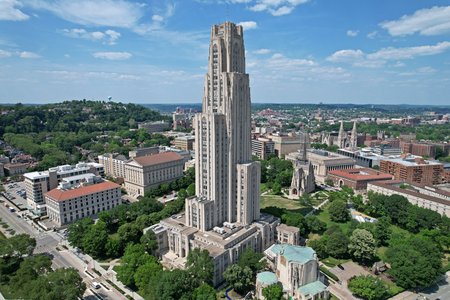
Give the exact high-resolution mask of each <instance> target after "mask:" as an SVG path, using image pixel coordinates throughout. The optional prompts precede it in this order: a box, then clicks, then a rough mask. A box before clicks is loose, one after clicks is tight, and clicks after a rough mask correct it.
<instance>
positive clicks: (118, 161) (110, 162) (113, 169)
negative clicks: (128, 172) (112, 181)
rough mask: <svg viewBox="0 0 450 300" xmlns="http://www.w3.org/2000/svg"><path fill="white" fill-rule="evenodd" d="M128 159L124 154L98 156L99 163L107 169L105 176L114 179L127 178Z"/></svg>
mask: <svg viewBox="0 0 450 300" xmlns="http://www.w3.org/2000/svg"><path fill="white" fill-rule="evenodd" d="M127 161H128V159H127V158H126V157H125V155H122V154H117V153H115V154H112V153H105V154H103V155H99V156H98V162H99V163H100V164H102V165H103V166H104V168H105V175H106V176H110V177H113V178H124V177H125V164H126V163H127Z"/></svg>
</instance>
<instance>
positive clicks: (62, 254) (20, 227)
mask: <svg viewBox="0 0 450 300" xmlns="http://www.w3.org/2000/svg"><path fill="white" fill-rule="evenodd" d="M0 199H1V200H3V201H5V202H4V203H9V202H7V200H6V199H5V198H3V197H0ZM19 215H22V212H17V211H16V212H10V211H9V210H8V208H7V207H6V206H5V205H4V204H3V203H2V205H0V218H1V219H2V220H3V222H5V223H7V224H8V225H9V227H10V228H11V229H13V230H14V231H15V232H16V234H22V233H25V234H28V235H30V236H31V237H34V238H35V239H36V248H35V251H34V253H47V254H49V255H51V257H52V267H53V268H55V269H56V268H69V267H72V268H75V269H76V270H78V273H79V274H80V276H81V278H82V279H83V282H84V283H85V284H86V292H85V294H84V299H114V300H115V299H126V298H125V297H124V296H123V295H122V294H120V293H119V292H118V291H117V290H116V289H114V288H113V287H112V286H110V285H109V283H107V282H106V279H104V278H103V277H101V276H98V275H97V274H96V273H94V272H92V273H90V274H91V275H92V276H89V275H88V274H87V273H86V272H85V269H86V268H87V264H86V263H85V262H84V261H83V260H82V259H81V258H79V257H77V256H76V255H75V254H74V253H73V252H72V251H70V250H67V249H65V248H64V247H63V246H62V245H63V244H64V237H63V236H62V235H60V234H59V233H57V232H53V231H49V232H46V231H44V230H43V229H41V228H38V227H37V225H35V224H34V223H33V222H32V221H31V220H25V219H24V218H23V217H20V218H19ZM3 231H4V232H5V230H3ZM5 234H6V235H7V236H8V233H7V232H5ZM93 281H96V282H99V283H101V284H102V287H101V288H100V289H95V294H97V295H95V294H94V292H93V288H92V286H91V285H92V282H93ZM105 287H106V288H105Z"/></svg>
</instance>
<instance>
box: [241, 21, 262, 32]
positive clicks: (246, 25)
mask: <svg viewBox="0 0 450 300" xmlns="http://www.w3.org/2000/svg"><path fill="white" fill-rule="evenodd" d="M237 25H241V26H242V27H243V28H244V30H250V29H256V28H258V24H257V23H256V22H255V21H246V22H239V23H238V24H237Z"/></svg>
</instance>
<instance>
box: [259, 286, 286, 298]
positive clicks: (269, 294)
mask: <svg viewBox="0 0 450 300" xmlns="http://www.w3.org/2000/svg"><path fill="white" fill-rule="evenodd" d="M262 294H263V296H264V298H265V299H270V300H281V299H283V288H282V287H281V286H280V285H279V284H277V283H275V284H271V285H269V286H266V287H265V288H263V290H262Z"/></svg>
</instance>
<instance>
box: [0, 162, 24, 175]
mask: <svg viewBox="0 0 450 300" xmlns="http://www.w3.org/2000/svg"><path fill="white" fill-rule="evenodd" d="M3 168H4V169H5V174H6V176H14V175H20V174H23V173H25V172H26V171H27V168H28V164H24V163H9V164H5V165H3Z"/></svg>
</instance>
